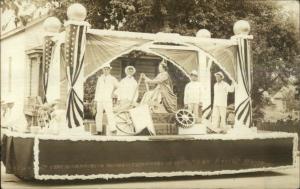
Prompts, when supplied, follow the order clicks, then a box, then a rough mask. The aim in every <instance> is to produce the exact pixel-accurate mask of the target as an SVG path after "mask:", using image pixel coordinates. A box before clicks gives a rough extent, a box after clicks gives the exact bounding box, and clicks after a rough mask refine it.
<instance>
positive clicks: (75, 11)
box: [67, 3, 87, 21]
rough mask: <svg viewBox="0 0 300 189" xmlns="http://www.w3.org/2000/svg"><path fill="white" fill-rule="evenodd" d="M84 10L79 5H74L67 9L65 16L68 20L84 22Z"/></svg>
mask: <svg viewBox="0 0 300 189" xmlns="http://www.w3.org/2000/svg"><path fill="white" fill-rule="evenodd" d="M86 14H87V12H86V8H85V7H84V6H83V5H82V4H79V3H74V4H72V5H70V6H69V7H68V10H67V16H68V18H69V20H74V21H84V19H85V18H86Z"/></svg>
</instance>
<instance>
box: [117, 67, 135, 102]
mask: <svg viewBox="0 0 300 189" xmlns="http://www.w3.org/2000/svg"><path fill="white" fill-rule="evenodd" d="M135 72H136V70H135V68H134V67H133V66H127V67H126V68H125V74H126V77H124V78H123V79H122V80H121V81H120V84H119V87H118V89H117V90H116V94H117V96H118V101H119V103H120V105H121V106H122V105H126V104H127V105H129V104H130V103H135V102H136V100H137V98H138V91H137V82H136V80H135V78H134V76H133V75H134V74H135Z"/></svg>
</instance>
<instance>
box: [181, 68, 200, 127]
mask: <svg viewBox="0 0 300 189" xmlns="http://www.w3.org/2000/svg"><path fill="white" fill-rule="evenodd" d="M201 94H202V87H201V83H200V82H199V81H198V73H197V71H196V70H193V71H192V72H191V81H190V82H189V83H188V84H187V85H186V86H185V89H184V105H185V107H187V108H188V110H190V111H191V112H192V113H193V114H194V116H195V118H196V121H197V122H199V121H200V118H199V106H202V100H201Z"/></svg>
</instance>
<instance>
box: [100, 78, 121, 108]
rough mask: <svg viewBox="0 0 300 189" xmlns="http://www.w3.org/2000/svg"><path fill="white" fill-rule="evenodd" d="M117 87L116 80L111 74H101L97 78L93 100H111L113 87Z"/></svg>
mask: <svg viewBox="0 0 300 189" xmlns="http://www.w3.org/2000/svg"><path fill="white" fill-rule="evenodd" d="M117 87H118V80H117V79H116V78H115V77H113V76H112V75H107V76H105V75H101V76H100V77H99V78H98V81H97V86H96V92H95V101H97V102H100V101H101V102H103V101H107V102H111V101H112V93H113V91H114V89H115V88H117Z"/></svg>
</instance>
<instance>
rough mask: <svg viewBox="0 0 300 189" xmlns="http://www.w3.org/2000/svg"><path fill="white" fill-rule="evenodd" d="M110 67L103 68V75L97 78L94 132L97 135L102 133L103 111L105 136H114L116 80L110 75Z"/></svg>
mask: <svg viewBox="0 0 300 189" xmlns="http://www.w3.org/2000/svg"><path fill="white" fill-rule="evenodd" d="M110 70H111V66H109V65H106V66H103V68H102V72H103V74H102V75H101V76H100V77H99V78H98V81H97V85H96V92H95V99H94V100H95V102H96V103H97V114H96V130H97V134H99V135H101V134H102V133H103V125H102V121H103V110H105V113H106V116H107V121H108V126H107V129H106V134H107V135H115V134H116V132H117V130H116V122H115V117H114V113H113V94H114V91H115V90H116V89H117V87H118V80H117V79H116V78H115V77H113V76H112V75H111V74H110Z"/></svg>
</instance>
